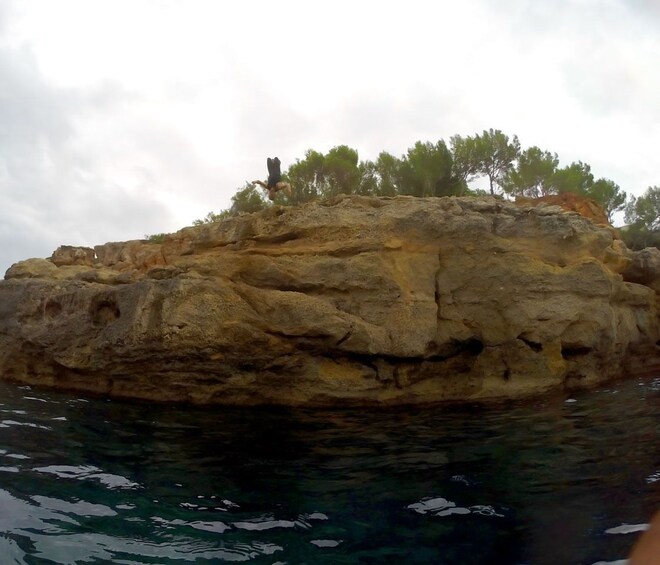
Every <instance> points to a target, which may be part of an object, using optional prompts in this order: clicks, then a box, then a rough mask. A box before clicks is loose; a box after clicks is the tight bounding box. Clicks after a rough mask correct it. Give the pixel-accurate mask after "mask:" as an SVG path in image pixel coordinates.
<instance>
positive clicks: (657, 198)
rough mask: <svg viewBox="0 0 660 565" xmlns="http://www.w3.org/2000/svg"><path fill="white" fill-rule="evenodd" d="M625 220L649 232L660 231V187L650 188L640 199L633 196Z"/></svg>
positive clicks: (627, 206)
mask: <svg viewBox="0 0 660 565" xmlns="http://www.w3.org/2000/svg"><path fill="white" fill-rule="evenodd" d="M625 218H626V222H628V223H632V224H640V225H641V226H643V227H644V228H645V229H646V230H647V231H655V230H660V186H650V187H649V188H648V189H647V190H646V192H645V193H644V194H643V195H642V196H640V197H639V198H635V197H634V196H633V197H632V198H631V200H630V202H628V204H627V205H626V208H625Z"/></svg>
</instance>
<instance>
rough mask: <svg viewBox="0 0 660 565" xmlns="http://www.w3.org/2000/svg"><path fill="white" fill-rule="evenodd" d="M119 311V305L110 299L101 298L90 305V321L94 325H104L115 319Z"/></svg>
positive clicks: (119, 313)
mask: <svg viewBox="0 0 660 565" xmlns="http://www.w3.org/2000/svg"><path fill="white" fill-rule="evenodd" d="M120 315H121V312H120V311H119V306H117V303H116V302H114V301H112V300H102V301H100V302H98V303H97V304H95V305H93V306H92V323H93V324H94V325H95V326H104V325H106V324H109V323H110V322H113V321H115V320H116V319H117V318H119V316H120Z"/></svg>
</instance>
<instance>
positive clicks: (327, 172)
mask: <svg viewBox="0 0 660 565" xmlns="http://www.w3.org/2000/svg"><path fill="white" fill-rule="evenodd" d="M322 175H323V179H324V181H325V182H324V183H323V185H322V186H321V196H322V197H324V198H327V197H330V196H336V195H337V194H353V193H355V192H356V191H357V189H358V187H359V186H360V170H359V168H358V152H357V151H356V150H355V149H351V148H350V147H348V146H346V145H339V146H337V147H333V148H332V149H331V150H330V151H328V154H327V155H326V156H325V157H324V159H323V169H322Z"/></svg>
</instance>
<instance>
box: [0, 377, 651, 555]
mask: <svg viewBox="0 0 660 565" xmlns="http://www.w3.org/2000/svg"><path fill="white" fill-rule="evenodd" d="M0 410H1V412H0V563H2V564H5V563H26V564H36V563H39V564H41V563H119V564H133V563H160V564H168V563H225V562H249V563H278V564H285V563H286V564H290V565H292V564H301V563H310V564H315V563H328V564H349V563H350V564H353V563H360V564H362V563H364V564H369V563H406V564H413V563H433V564H441V563H449V564H453V563H456V564H471V563H530V564H545V563H547V564H553V565H557V564H564V563H566V564H572V563H586V564H593V563H597V562H607V563H616V562H617V561H618V560H622V559H625V556H626V555H627V554H628V552H629V549H630V547H631V545H632V544H633V543H634V541H635V539H636V537H637V536H638V535H639V534H638V533H616V532H618V531H624V532H625V531H627V530H629V529H633V530H634V529H636V528H626V527H623V528H622V527H621V526H623V525H626V524H630V525H639V524H645V523H647V522H648V519H649V516H650V515H651V514H652V512H653V511H654V510H656V509H658V508H660V447H659V441H658V440H659V437H658V436H659V433H658V432H659V430H660V377H658V376H656V377H649V378H645V379H643V380H640V379H632V380H628V381H626V382H621V383H617V384H615V385H611V386H610V387H608V388H606V389H602V390H598V391H594V392H586V393H581V394H578V395H575V396H573V397H571V398H566V397H561V398H559V397H553V398H546V399H543V400H536V401H532V402H526V403H507V404H502V405H498V406H491V407H488V408H483V407H482V408H479V407H476V406H461V407H458V406H453V407H446V406H445V407H438V406H436V407H426V408H419V407H413V408H408V409H405V410H403V409H399V410H387V411H383V410H372V411H369V410H347V411H322V410H281V409H278V410H274V409H268V410H265V409H240V410H238V409H226V408H214V409H198V408H181V407H172V406H152V405H145V404H135V403H125V402H117V401H106V400H99V399H82V398H79V397H78V396H75V395H63V394H53V393H48V392H44V391H41V390H39V391H37V390H31V389H29V388H27V387H17V386H14V385H10V384H0Z"/></svg>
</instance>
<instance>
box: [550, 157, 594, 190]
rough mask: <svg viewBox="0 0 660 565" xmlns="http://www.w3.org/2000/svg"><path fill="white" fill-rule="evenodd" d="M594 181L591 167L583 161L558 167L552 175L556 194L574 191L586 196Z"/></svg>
mask: <svg viewBox="0 0 660 565" xmlns="http://www.w3.org/2000/svg"><path fill="white" fill-rule="evenodd" d="M593 183H594V176H593V175H592V174H591V167H590V166H589V165H587V164H586V163H583V162H582V161H578V162H577V163H571V164H570V165H569V166H568V167H564V168H563V169H558V170H557V171H555V174H554V175H553V176H552V186H553V189H554V192H555V193H556V194H563V193H564V192H572V193H574V194H581V195H583V196H585V195H586V194H587V192H588V191H589V187H590V186H591V185H592V184H593Z"/></svg>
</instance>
